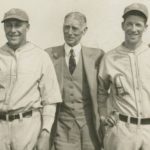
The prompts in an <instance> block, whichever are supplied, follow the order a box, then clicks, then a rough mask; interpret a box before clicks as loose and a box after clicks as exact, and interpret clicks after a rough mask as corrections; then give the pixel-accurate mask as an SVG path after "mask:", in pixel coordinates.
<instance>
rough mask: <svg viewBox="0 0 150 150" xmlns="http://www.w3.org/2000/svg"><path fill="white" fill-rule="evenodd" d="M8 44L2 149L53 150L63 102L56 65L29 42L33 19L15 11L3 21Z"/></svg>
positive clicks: (1, 84) (0, 112)
mask: <svg viewBox="0 0 150 150" xmlns="http://www.w3.org/2000/svg"><path fill="white" fill-rule="evenodd" d="M2 23H4V30H5V34H6V38H7V40H8V42H7V43H6V44H5V45H4V46H2V47H1V48H0V149H1V150H33V148H37V150H49V135H50V131H51V126H52V124H53V121H54V116H55V110H56V104H55V103H57V102H61V95H60V92H59V85H58V83H57V77H56V74H55V71H54V67H53V64H52V62H51V60H50V58H49V56H48V55H47V53H46V52H44V51H43V50H42V49H40V48H39V47H37V46H36V45H34V44H32V43H31V42H28V41H27V39H26V35H27V31H28V30H29V18H28V15H27V14H26V12H24V11H23V10H21V9H17V8H14V9H11V10H9V11H8V12H7V13H5V15H4V18H3V20H2Z"/></svg>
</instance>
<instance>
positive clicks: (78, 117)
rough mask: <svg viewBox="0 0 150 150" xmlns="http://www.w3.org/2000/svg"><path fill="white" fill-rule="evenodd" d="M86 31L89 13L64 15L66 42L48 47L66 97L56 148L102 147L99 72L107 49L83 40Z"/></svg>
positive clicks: (85, 149)
mask: <svg viewBox="0 0 150 150" xmlns="http://www.w3.org/2000/svg"><path fill="white" fill-rule="evenodd" d="M86 31H87V25H86V17H85V16H84V15H83V14H81V13H80V12H71V13H69V14H67V15H66V16H65V19H64V25H63V33H64V39H65V44H64V45H61V46H57V47H52V48H48V49H46V51H47V52H48V54H49V55H50V57H51V58H52V60H53V63H54V66H55V70H56V74H57V79H58V82H59V86H60V90H61V93H62V98H63V103H62V104H60V105H59V108H58V112H57V119H56V126H55V125H54V127H55V128H56V132H55V134H53V139H54V146H55V149H56V150H100V149H101V136H100V134H99V126H100V124H99V116H98V104H97V73H98V68H99V63H100V60H101V58H102V56H103V54H104V52H103V51H102V50H100V49H95V48H87V47H84V46H82V45H81V44H80V41H81V38H82V37H83V35H84V34H85V33H86Z"/></svg>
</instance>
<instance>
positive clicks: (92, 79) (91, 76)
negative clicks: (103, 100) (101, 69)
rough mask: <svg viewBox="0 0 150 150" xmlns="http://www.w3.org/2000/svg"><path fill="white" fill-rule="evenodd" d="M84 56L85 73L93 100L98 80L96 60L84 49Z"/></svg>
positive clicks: (89, 51)
mask: <svg viewBox="0 0 150 150" xmlns="http://www.w3.org/2000/svg"><path fill="white" fill-rule="evenodd" d="M82 55H83V64H84V68H85V73H86V76H87V81H88V85H89V88H90V94H91V97H92V99H94V98H95V94H94V93H95V92H97V89H96V87H97V86H96V81H97V80H96V78H97V74H96V73H97V71H96V69H95V59H94V58H93V57H94V55H93V53H92V52H91V50H89V49H88V48H85V47H82Z"/></svg>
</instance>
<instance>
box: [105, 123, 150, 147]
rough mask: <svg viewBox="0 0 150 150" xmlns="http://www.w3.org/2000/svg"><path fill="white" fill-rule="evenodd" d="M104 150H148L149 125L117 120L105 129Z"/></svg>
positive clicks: (149, 139) (149, 142)
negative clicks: (112, 125)
mask: <svg viewBox="0 0 150 150" xmlns="http://www.w3.org/2000/svg"><path fill="white" fill-rule="evenodd" d="M104 150H150V125H135V124H131V123H130V124H128V123H125V122H122V121H118V123H117V125H115V126H114V127H108V128H107V130H106V134H105V137H104Z"/></svg>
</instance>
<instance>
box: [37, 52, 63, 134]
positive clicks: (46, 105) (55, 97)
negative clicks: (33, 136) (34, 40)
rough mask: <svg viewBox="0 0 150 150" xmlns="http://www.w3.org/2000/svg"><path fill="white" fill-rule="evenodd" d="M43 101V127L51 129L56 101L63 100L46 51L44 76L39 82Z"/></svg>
mask: <svg viewBox="0 0 150 150" xmlns="http://www.w3.org/2000/svg"><path fill="white" fill-rule="evenodd" d="M39 89H40V94H41V103H42V105H43V111H42V119H43V126H42V128H43V129H47V130H48V131H49V132H50V131H51V127H52V124H53V122H54V118H55V112H56V103H59V102H62V98H61V94H60V90H59V85H58V82H57V77H56V73H55V70H54V66H53V64H52V61H51V59H50V57H49V56H48V54H47V53H46V52H45V55H44V59H43V68H42V77H41V80H40V83H39Z"/></svg>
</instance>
